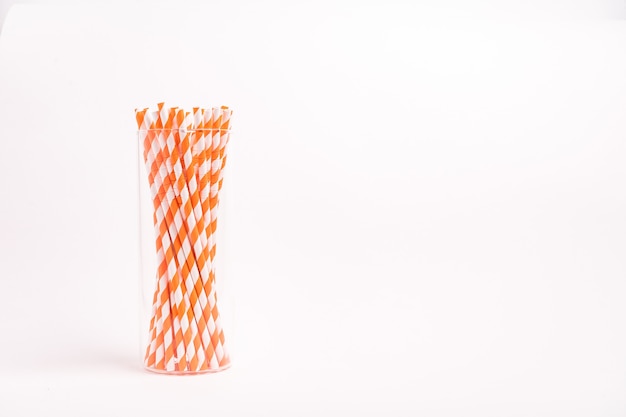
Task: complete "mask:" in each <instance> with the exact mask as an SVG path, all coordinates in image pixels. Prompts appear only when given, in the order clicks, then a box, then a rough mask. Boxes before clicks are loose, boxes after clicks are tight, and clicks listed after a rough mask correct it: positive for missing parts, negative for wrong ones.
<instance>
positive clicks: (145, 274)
mask: <svg viewBox="0 0 626 417" xmlns="http://www.w3.org/2000/svg"><path fill="white" fill-rule="evenodd" d="M231 113H232V111H231V110H229V109H228V108H227V107H221V108H212V109H200V108H194V109H193V111H190V112H185V111H183V110H181V109H178V108H165V107H164V106H163V104H162V103H160V104H159V106H158V110H157V111H154V112H151V111H149V110H148V109H145V110H136V117H137V123H138V130H137V150H138V158H137V159H138V161H137V162H138V184H139V186H138V194H139V235H140V238H139V245H140V249H139V250H140V272H139V282H140V291H139V293H140V314H141V318H140V335H141V337H140V349H141V357H142V360H143V364H144V367H145V368H146V369H147V370H149V371H153V372H157V373H164V374H178V375H182V374H198V373H206V372H217V371H221V370H224V369H226V368H228V367H229V366H230V365H231V358H230V354H229V343H228V341H229V338H228V337H227V336H228V333H227V332H225V330H228V328H229V326H230V325H231V324H232V296H231V295H229V293H228V286H227V285H225V282H224V281H225V276H224V274H223V271H222V270H221V267H222V266H223V263H220V259H221V258H220V257H219V256H217V254H218V251H217V242H218V238H219V237H220V236H223V235H224V232H223V231H222V230H221V228H220V234H219V235H218V233H217V230H218V228H217V223H218V222H217V220H218V217H217V214H218V207H219V204H220V195H221V190H222V184H223V178H224V172H225V171H224V169H225V166H226V155H227V154H226V150H227V145H228V142H229V139H230V133H231V131H230V116H231ZM218 270H219V272H220V275H219V277H218V276H217V275H218V274H217V272H218ZM218 295H219V297H218ZM218 300H219V301H218Z"/></svg>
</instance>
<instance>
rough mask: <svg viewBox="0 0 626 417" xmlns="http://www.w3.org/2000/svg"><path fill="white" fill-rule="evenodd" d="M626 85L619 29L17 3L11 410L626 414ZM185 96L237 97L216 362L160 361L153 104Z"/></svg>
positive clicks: (2, 219)
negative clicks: (147, 346)
mask: <svg viewBox="0 0 626 417" xmlns="http://www.w3.org/2000/svg"><path fill="white" fill-rule="evenodd" d="M218 17H220V18H218ZM444 17H445V19H444ZM624 74H626V27H625V24H624V22H617V21H613V22H600V21H596V22H582V21H579V22H569V23H558V24H557V23H555V22H549V21H543V22H537V21H524V22H523V21H512V20H502V19H500V20H498V19H490V20H467V19H461V18H458V17H455V16H449V15H446V16H444V15H442V14H440V13H437V12H435V11H432V10H429V9H428V8H421V9H418V8H414V9H411V8H410V7H408V6H401V5H392V6H386V7H384V8H383V7H375V6H358V7H357V6H352V5H349V4H348V3H347V2H345V3H342V4H341V5H336V4H335V5H331V3H327V4H324V5H319V4H318V5H316V6H312V5H311V6H306V5H298V6H295V5H293V6H281V5H280V4H277V3H274V4H271V5H268V4H265V6H261V5H255V4H252V3H251V4H245V3H243V2H238V3H229V5H228V6H226V5H220V6H216V5H214V6H210V7H209V6H204V8H202V7H200V6H197V8H195V9H194V8H192V7H191V6H189V7H182V6H181V7H178V8H170V9H167V8H166V7H165V6H159V7H156V6H154V7H148V6H147V3H146V4H144V5H143V8H137V7H129V6H124V7H123V6H121V5H118V6H115V7H113V6H110V7H108V6H107V7H105V6H101V7H93V6H92V7H78V6H66V7H65V8H63V7H57V8H46V7H43V6H16V7H15V8H14V9H13V10H12V12H11V14H10V15H9V18H8V20H7V21H6V24H5V27H4V32H3V35H2V37H0V144H1V146H2V148H1V151H0V195H1V196H2V197H1V198H0V214H1V216H0V233H1V234H0V270H1V271H2V273H1V274H0V284H1V288H2V294H3V301H2V303H0V334H1V335H2V336H1V339H0V340H1V341H2V343H0V357H2V358H3V359H4V360H3V363H2V367H1V369H0V415H7V416H9V415H10V416H20V415H55V413H57V412H61V411H62V412H63V415H67V416H74V415H76V416H79V415H80V416H84V415H94V416H95V415H102V416H110V415H112V414H113V412H114V411H115V410H121V411H125V414H123V415H126V414H130V413H131V412H132V413H133V414H137V415H139V414H140V415H153V416H161V415H163V416H165V415H171V414H172V412H174V411H176V410H184V412H189V413H192V412H203V413H206V414H207V415H209V414H213V415H219V416H222V415H225V416H227V415H281V416H282V415H311V416H314V415H315V416H317V415H352V414H354V415H425V416H481V417H487V416H550V417H552V416H564V415H567V416H568V417H575V416H602V417H606V416H623V415H625V414H626V397H625V396H624V392H626V377H625V375H626V354H625V353H624V352H626V332H625V329H626V303H624V296H625V295H626V280H625V275H626V261H625V256H624V254H625V253H626V217H625V216H624V213H625V210H626V193H625V191H624V190H625V189H626V164H625V163H624V160H625V159H626V141H625V135H626V123H625V120H626V118H625V114H626V78H624ZM162 99H165V100H167V101H168V102H170V103H175V104H178V105H182V106H189V105H193V104H199V105H206V104H208V105H213V104H218V105H219V104H228V105H230V106H231V107H232V108H234V109H235V115H234V119H233V125H234V127H235V129H236V135H235V136H234V137H233V142H232V146H231V148H230V156H229V164H230V165H229V167H228V170H229V171H228V172H227V174H226V179H225V187H226V189H227V192H228V198H227V199H226V200H225V201H224V206H222V213H221V215H222V216H223V219H224V221H225V223H222V225H223V226H224V228H225V230H228V239H226V240H225V242H222V243H223V245H222V246H221V248H222V249H221V250H223V252H224V253H225V254H227V259H226V260H225V263H226V264H227V269H228V279H229V280H231V281H230V282H231V283H232V284H233V287H234V290H235V293H236V300H237V310H236V329H235V331H234V334H233V338H234V346H233V347H234V349H235V351H234V366H233V368H232V369H230V370H228V371H226V372H224V373H221V374H215V375H205V376H196V377H184V378H181V377H166V376H159V375H152V374H148V373H145V372H143V371H142V369H141V365H140V358H139V356H138V346H137V340H138V335H137V333H138V328H137V323H136V317H137V309H138V306H137V300H138V298H137V279H138V278H137V225H136V179H137V175H136V169H137V167H136V162H135V146H134V142H133V140H134V138H135V134H134V130H135V126H134V120H133V109H134V108H135V107H137V106H147V105H153V104H154V103H156V102H157V101H160V100H162ZM131 410H132V411H131ZM181 415H182V411H181Z"/></svg>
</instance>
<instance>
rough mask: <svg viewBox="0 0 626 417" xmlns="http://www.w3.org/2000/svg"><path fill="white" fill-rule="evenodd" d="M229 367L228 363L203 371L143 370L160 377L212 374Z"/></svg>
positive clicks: (147, 368) (146, 368) (145, 367)
mask: <svg viewBox="0 0 626 417" xmlns="http://www.w3.org/2000/svg"><path fill="white" fill-rule="evenodd" d="M231 365H232V364H231V363H228V364H226V365H223V366H220V367H219V368H215V369H205V370H202V371H164V370H162V369H155V368H149V367H147V366H144V369H145V370H146V371H148V372H151V373H154V374H160V375H202V374H214V373H217V372H222V371H225V370H226V369H228V368H230V366H231Z"/></svg>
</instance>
